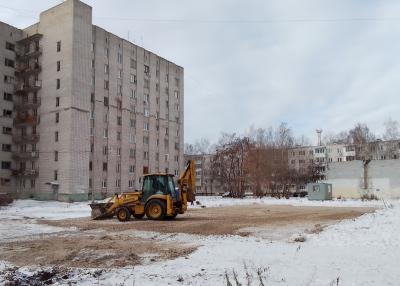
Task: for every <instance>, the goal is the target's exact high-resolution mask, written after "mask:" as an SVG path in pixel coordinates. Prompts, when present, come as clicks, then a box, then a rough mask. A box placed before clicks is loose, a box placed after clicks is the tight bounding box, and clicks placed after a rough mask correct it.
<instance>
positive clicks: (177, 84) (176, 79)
mask: <svg viewBox="0 0 400 286" xmlns="http://www.w3.org/2000/svg"><path fill="white" fill-rule="evenodd" d="M175 86H179V78H177V77H176V78H175Z"/></svg>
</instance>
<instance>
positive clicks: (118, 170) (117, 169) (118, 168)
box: [115, 163, 121, 173]
mask: <svg viewBox="0 0 400 286" xmlns="http://www.w3.org/2000/svg"><path fill="white" fill-rule="evenodd" d="M115 172H117V173H119V172H121V164H120V163H117V165H116V167H115Z"/></svg>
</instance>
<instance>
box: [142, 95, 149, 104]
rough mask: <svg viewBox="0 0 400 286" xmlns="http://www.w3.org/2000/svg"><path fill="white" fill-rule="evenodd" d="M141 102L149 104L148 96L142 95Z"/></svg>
mask: <svg viewBox="0 0 400 286" xmlns="http://www.w3.org/2000/svg"><path fill="white" fill-rule="evenodd" d="M143 101H144V103H149V101H150V94H145V95H143Z"/></svg>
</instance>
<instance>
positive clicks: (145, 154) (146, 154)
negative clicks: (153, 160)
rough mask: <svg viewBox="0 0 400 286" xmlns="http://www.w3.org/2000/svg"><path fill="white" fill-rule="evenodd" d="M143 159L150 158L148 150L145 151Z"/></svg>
mask: <svg viewBox="0 0 400 286" xmlns="http://www.w3.org/2000/svg"><path fill="white" fill-rule="evenodd" d="M143 159H145V160H148V159H149V152H147V151H144V152H143Z"/></svg>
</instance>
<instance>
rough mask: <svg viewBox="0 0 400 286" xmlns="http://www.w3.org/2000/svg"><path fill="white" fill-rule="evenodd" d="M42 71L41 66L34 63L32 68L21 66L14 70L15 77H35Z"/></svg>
mask: <svg viewBox="0 0 400 286" xmlns="http://www.w3.org/2000/svg"><path fill="white" fill-rule="evenodd" d="M41 71H42V66H41V65H39V64H37V63H35V64H34V65H33V66H27V65H21V66H19V67H17V68H16V69H15V72H14V74H15V76H16V77H25V78H27V77H30V76H32V75H37V74H39V73H40V72H41Z"/></svg>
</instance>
